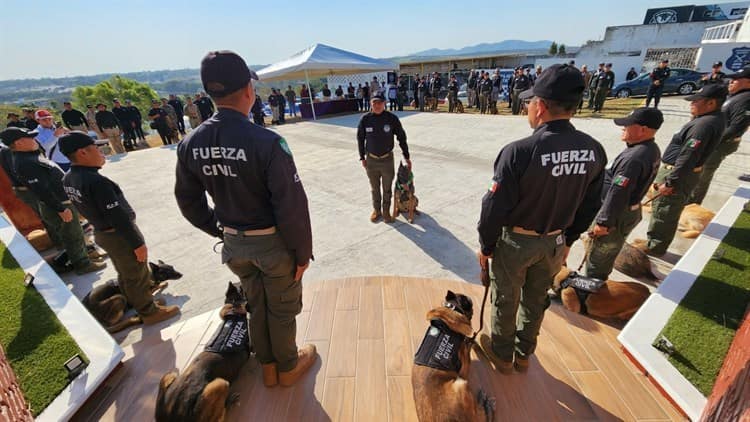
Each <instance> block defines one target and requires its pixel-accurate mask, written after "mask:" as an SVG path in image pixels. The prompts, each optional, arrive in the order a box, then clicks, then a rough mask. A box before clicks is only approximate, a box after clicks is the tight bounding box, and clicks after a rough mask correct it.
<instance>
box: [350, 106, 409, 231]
mask: <svg viewBox="0 0 750 422" xmlns="http://www.w3.org/2000/svg"><path fill="white" fill-rule="evenodd" d="M371 104H372V111H371V112H369V113H367V114H365V115H364V116H362V118H361V119H360V120H359V125H358V126H357V145H358V147H359V161H360V162H361V163H362V167H364V168H365V170H366V171H367V178H368V179H370V193H371V195H372V208H373V211H372V214H370V221H371V222H373V223H375V222H377V221H378V220H379V219H380V217H381V216H382V217H383V221H385V222H386V223H392V222H393V216H391V213H390V207H391V195H392V193H393V191H392V190H391V189H392V187H393V177H394V175H395V168H394V160H393V137H394V136H395V137H396V138H397V139H398V144H399V146H400V147H401V152H402V153H403V154H404V159H405V160H406V164H407V165H408V166H409V168H410V169H411V159H410V158H409V146H408V145H407V144H406V132H405V131H404V128H403V126H401V121H400V120H399V119H398V116H396V115H395V114H393V113H391V112H389V111H386V110H385V97H383V96H382V95H375V96H373V97H372V100H371ZM381 184H382V188H383V192H382V196H381V191H380V188H381ZM381 200H382V203H381Z"/></svg>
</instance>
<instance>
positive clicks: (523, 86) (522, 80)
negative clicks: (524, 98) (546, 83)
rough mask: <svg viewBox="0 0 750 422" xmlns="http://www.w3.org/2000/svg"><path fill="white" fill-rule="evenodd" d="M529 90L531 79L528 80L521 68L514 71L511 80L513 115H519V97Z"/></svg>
mask: <svg viewBox="0 0 750 422" xmlns="http://www.w3.org/2000/svg"><path fill="white" fill-rule="evenodd" d="M529 88H531V79H529V75H527V74H526V72H524V71H523V69H522V68H519V69H518V71H516V76H515V77H514V78H513V109H512V111H513V114H519V113H521V98H520V95H521V93H522V92H524V91H526V90H527V89H529Z"/></svg>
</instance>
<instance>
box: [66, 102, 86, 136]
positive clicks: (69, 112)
mask: <svg viewBox="0 0 750 422" xmlns="http://www.w3.org/2000/svg"><path fill="white" fill-rule="evenodd" d="M63 107H64V108H65V110H63V112H62V115H61V117H62V121H63V123H64V124H65V127H67V128H68V129H70V130H81V131H84V132H86V131H88V130H89V129H91V128H89V123H88V122H87V121H86V116H85V115H84V114H83V113H81V112H80V111H78V110H76V109H74V108H73V106H72V105H71V104H70V102H69V101H65V102H63Z"/></svg>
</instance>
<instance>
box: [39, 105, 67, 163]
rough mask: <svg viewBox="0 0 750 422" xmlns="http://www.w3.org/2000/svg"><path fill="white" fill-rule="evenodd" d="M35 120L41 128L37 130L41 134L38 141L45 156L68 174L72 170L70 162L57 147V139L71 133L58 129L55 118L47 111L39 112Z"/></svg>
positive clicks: (61, 128) (64, 129)
mask: <svg viewBox="0 0 750 422" xmlns="http://www.w3.org/2000/svg"><path fill="white" fill-rule="evenodd" d="M34 118H35V119H36V121H37V122H38V123H39V126H38V127H37V128H36V130H37V132H39V134H38V135H37V136H36V140H37V142H39V145H41V146H42V148H43V149H44V155H46V156H47V158H48V159H49V160H50V161H53V162H54V163H55V164H57V165H58V166H59V167H60V168H61V169H62V171H64V172H67V171H68V170H69V169H70V160H68V157H66V156H65V155H64V154H63V153H61V152H60V148H58V147H57V138H59V137H60V136H62V135H64V134H66V133H68V132H70V131H69V130H68V129H66V128H64V127H62V126H61V127H56V125H55V118H54V117H53V116H52V113H50V112H49V111H47V110H43V109H42V110H37V112H36V113H35V114H34Z"/></svg>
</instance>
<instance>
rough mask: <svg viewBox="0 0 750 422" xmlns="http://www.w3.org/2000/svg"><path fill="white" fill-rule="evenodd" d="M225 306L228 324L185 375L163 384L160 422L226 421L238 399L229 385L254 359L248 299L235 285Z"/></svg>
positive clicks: (164, 379)
mask: <svg viewBox="0 0 750 422" xmlns="http://www.w3.org/2000/svg"><path fill="white" fill-rule="evenodd" d="M224 303H225V304H224V306H223V307H222V308H221V311H219V315H220V316H221V319H222V320H223V321H224V322H223V324H221V325H220V326H219V328H218V329H217V331H216V333H214V335H213V337H212V338H211V340H210V341H209V342H208V343H207V344H206V346H205V349H204V351H203V352H201V353H200V354H199V355H198V356H197V357H196V358H195V359H193V361H192V362H191V363H190V365H188V367H187V368H185V370H184V371H183V372H182V373H179V371H177V370H175V371H172V372H169V373H167V374H165V375H164V376H163V377H162V378H161V382H159V393H158V395H157V396H156V411H155V417H156V421H157V422H167V421H169V422H178V421H179V422H191V421H196V422H197V421H223V420H224V418H225V416H226V410H227V408H228V407H229V406H231V405H232V404H233V403H234V402H235V401H236V400H237V399H238V397H236V396H230V394H229V383H230V382H231V381H232V380H233V379H234V377H235V376H237V374H239V372H240V369H241V368H242V366H243V365H245V363H246V362H247V360H248V358H249V357H250V337H249V334H248V320H247V309H246V308H245V305H247V299H246V298H245V293H244V292H243V291H242V288H241V287H237V286H235V285H234V284H232V283H231V282H230V283H229V287H228V288H227V292H226V300H225V301H224Z"/></svg>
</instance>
